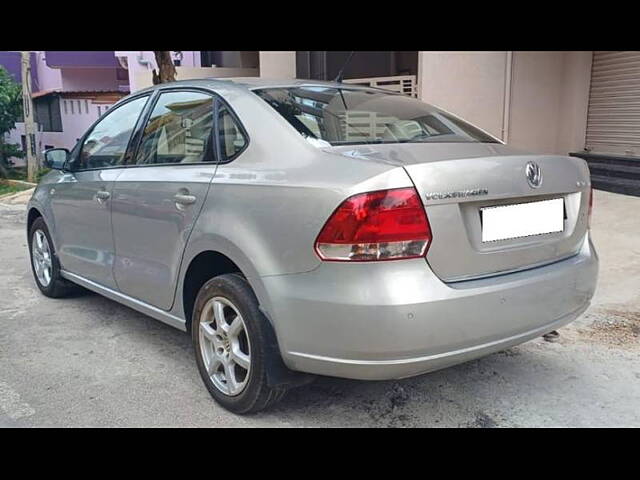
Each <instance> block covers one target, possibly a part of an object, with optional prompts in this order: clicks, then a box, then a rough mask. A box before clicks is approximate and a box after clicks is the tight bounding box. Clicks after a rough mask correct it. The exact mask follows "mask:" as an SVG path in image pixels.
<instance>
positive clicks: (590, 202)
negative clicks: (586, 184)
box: [587, 187, 593, 228]
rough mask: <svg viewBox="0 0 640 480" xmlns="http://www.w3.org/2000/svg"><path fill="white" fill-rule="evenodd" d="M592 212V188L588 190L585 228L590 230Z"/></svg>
mask: <svg viewBox="0 0 640 480" xmlns="http://www.w3.org/2000/svg"><path fill="white" fill-rule="evenodd" d="M592 211H593V187H591V188H590V189H589V211H588V213H587V228H591V212H592Z"/></svg>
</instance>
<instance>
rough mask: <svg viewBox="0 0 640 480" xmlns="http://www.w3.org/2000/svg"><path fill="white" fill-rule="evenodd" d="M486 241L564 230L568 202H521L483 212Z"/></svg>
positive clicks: (483, 229)
mask: <svg viewBox="0 0 640 480" xmlns="http://www.w3.org/2000/svg"><path fill="white" fill-rule="evenodd" d="M480 211H481V215H482V216H481V218H482V241H483V242H494V241H496V240H507V239H509V238H520V237H529V236H532V235H543V234H545V233H554V232H562V231H563V230H564V200H563V199H562V198H554V199H553V200H544V201H542V202H529V203H518V204H515V205H503V206H499V207H487V208H482V209H480Z"/></svg>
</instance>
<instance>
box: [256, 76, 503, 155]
mask: <svg viewBox="0 0 640 480" xmlns="http://www.w3.org/2000/svg"><path fill="white" fill-rule="evenodd" d="M254 92H255V93H256V94H257V95H258V96H260V97H261V98H262V99H263V100H265V101H266V102H267V103H268V104H269V105H271V106H272V107H273V108H274V109H275V110H276V111H277V112H278V113H279V114H280V115H282V116H283V117H284V118H285V119H286V120H287V121H288V122H289V123H290V124H291V125H292V126H293V127H294V128H295V129H296V130H298V132H300V134H301V135H303V136H304V137H305V138H308V139H314V140H322V141H324V142H328V143H329V144H331V145H345V144H367V143H406V142H421V143H422V142H424V143H443V142H448V143H466V142H482V143H499V142H498V141H497V140H496V139H495V138H493V137H491V136H490V135H488V134H486V133H484V132H483V131H481V130H480V129H478V128H476V127H474V126H473V125H470V124H469V123H467V122H464V121H463V120H460V119H459V118H456V117H454V116H453V115H450V114H449V113H447V112H444V111H442V110H440V109H438V108H436V107H433V106H431V105H428V104H426V103H423V102H420V101H419V100H416V99H413V98H410V97H406V96H404V95H398V94H393V93H387V92H383V91H379V90H363V89H349V88H335V87H320V86H318V87H315V86H307V87H280V88H264V89H258V90H254Z"/></svg>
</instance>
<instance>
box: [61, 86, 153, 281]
mask: <svg viewBox="0 0 640 480" xmlns="http://www.w3.org/2000/svg"><path fill="white" fill-rule="evenodd" d="M148 99H149V95H145V96H142V97H136V98H132V99H131V100H129V101H127V102H125V103H123V104H121V105H119V106H117V107H114V108H113V109H112V110H110V111H109V113H107V114H106V115H105V116H104V117H103V118H101V119H100V120H99V121H98V122H97V123H95V124H94V125H93V126H92V127H91V129H90V130H89V131H88V132H87V134H85V136H84V137H83V138H82V139H81V140H80V142H79V143H78V145H76V148H74V151H73V153H72V155H71V157H70V162H69V170H70V171H68V172H66V173H65V174H64V177H63V178H62V180H61V181H60V182H59V183H56V184H55V185H53V186H52V187H51V188H50V191H49V193H50V197H51V206H52V212H53V216H54V223H55V229H54V232H55V237H54V238H55V241H56V246H57V249H58V257H59V259H60V264H61V265H62V268H63V269H64V270H66V271H68V272H71V273H74V274H77V275H80V276H82V277H84V278H86V279H89V280H92V281H94V282H96V283H98V284H100V285H104V286H106V287H110V288H115V282H114V280H113V272H112V271H113V261H114V244H113V235H112V232H111V202H110V196H111V192H112V189H113V182H114V180H115V179H116V178H117V177H118V175H120V173H122V171H123V167H124V163H125V154H126V152H127V148H128V145H129V143H130V140H131V138H132V134H133V132H134V129H135V127H136V123H137V121H138V120H139V117H140V114H141V112H142V111H143V109H144V106H145V104H146V102H147V101H148Z"/></svg>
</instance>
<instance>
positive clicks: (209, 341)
mask: <svg viewBox="0 0 640 480" xmlns="http://www.w3.org/2000/svg"><path fill="white" fill-rule="evenodd" d="M198 328H199V335H200V353H201V355H202V359H203V361H204V365H205V368H206V370H207V374H208V375H209V378H210V379H211V381H212V382H213V384H214V385H215V387H216V388H217V389H218V390H220V391H221V392H222V393H224V394H225V395H229V396H235V395H238V394H240V393H241V392H242V390H243V389H244V388H245V386H246V385H247V382H248V381H249V372H250V370H251V346H250V343H249V336H248V335H247V328H246V325H245V323H244V320H243V318H242V315H241V314H240V311H239V310H238V308H237V307H236V306H235V305H234V304H233V303H232V302H231V301H229V300H228V299H226V298H223V297H213V298H212V299H210V300H209V301H208V302H207V303H206V304H205V305H204V308H203V309H202V313H201V314H200V321H199V327H198Z"/></svg>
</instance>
